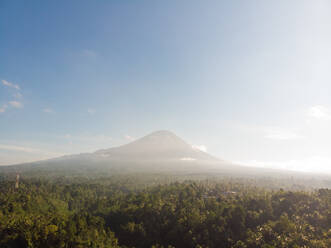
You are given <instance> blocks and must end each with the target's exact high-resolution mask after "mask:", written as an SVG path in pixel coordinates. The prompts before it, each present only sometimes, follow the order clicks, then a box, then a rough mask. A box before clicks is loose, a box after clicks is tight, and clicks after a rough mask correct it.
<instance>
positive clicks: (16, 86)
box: [2, 80, 21, 90]
mask: <svg viewBox="0 0 331 248" xmlns="http://www.w3.org/2000/svg"><path fill="white" fill-rule="evenodd" d="M2 84H3V85H5V86H7V87H10V88H14V89H17V90H20V89H21V88H20V86H19V85H17V84H13V83H11V82H8V81H6V80H2Z"/></svg>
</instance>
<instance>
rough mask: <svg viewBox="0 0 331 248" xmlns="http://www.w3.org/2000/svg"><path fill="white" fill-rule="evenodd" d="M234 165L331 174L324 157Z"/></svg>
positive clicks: (327, 160)
mask: <svg viewBox="0 0 331 248" xmlns="http://www.w3.org/2000/svg"><path fill="white" fill-rule="evenodd" d="M236 163H237V164H241V165H246V166H253V167H260V168H272V169H283V170H291V171H301V172H315V173H328V174H330V173H331V157H324V156H310V157H306V158H302V159H291V160H283V161H257V160H250V161H237V162H236Z"/></svg>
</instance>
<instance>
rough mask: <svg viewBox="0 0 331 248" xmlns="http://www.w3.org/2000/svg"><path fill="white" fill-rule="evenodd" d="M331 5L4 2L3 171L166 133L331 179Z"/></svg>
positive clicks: (226, 155)
mask: <svg viewBox="0 0 331 248" xmlns="http://www.w3.org/2000/svg"><path fill="white" fill-rule="evenodd" d="M330 7H331V3H329V1H321V0H320V1H301V0H300V1H299V0H298V1H243V0H242V1H192V0H190V1H171V0H170V1H9V0H4V1H1V3H0V55H1V58H2V59H1V62H0V80H1V82H0V130H1V131H0V164H13V163H17V162H24V161H33V160H38V159H44V158H49V157H54V156H58V155H62V154H70V153H79V152H88V151H94V150H96V149H100V148H107V147H112V146H117V145H120V144H124V143H126V142H128V141H130V140H133V139H135V138H138V137H141V136H143V135H145V134H148V133H150V132H152V131H155V130H159V129H168V130H171V131H173V132H175V133H176V134H177V135H179V136H181V137H183V138H184V139H185V140H187V141H189V142H190V143H192V145H199V146H202V147H205V148H206V149H207V151H208V152H210V153H212V154H213V155H215V156H218V157H220V158H223V159H226V160H231V161H237V162H241V163H244V164H248V165H254V166H266V167H277V168H288V169H296V170H304V171H312V170H318V171H323V172H324V171H331V154H330V151H329V147H330V146H331V139H330V138H331V128H330V127H331V125H330V124H331V112H330V110H331V98H330V96H329V92H330V91H331V81H330V80H331V71H330V69H329V68H330V65H331V47H330V44H331V20H330V19H331V17H330V16H329V12H330Z"/></svg>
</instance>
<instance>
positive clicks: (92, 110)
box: [87, 108, 96, 115]
mask: <svg viewBox="0 0 331 248" xmlns="http://www.w3.org/2000/svg"><path fill="white" fill-rule="evenodd" d="M95 112H96V111H95V109H93V108H88V109H87V113H89V114H90V115H93V114H95Z"/></svg>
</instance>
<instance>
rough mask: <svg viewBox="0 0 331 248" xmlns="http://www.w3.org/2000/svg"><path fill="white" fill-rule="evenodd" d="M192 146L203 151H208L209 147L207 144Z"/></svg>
mask: <svg viewBox="0 0 331 248" xmlns="http://www.w3.org/2000/svg"><path fill="white" fill-rule="evenodd" d="M192 148H193V149H195V150H199V151H202V152H207V147H206V146H205V145H193V146H192Z"/></svg>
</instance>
